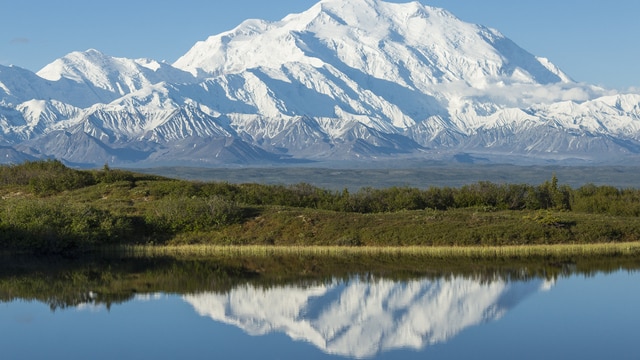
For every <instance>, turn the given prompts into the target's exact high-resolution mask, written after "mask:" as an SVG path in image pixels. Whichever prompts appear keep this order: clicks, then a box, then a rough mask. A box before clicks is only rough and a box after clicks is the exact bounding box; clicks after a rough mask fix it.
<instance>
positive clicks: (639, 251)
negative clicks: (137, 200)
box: [106, 242, 640, 259]
mask: <svg viewBox="0 0 640 360" xmlns="http://www.w3.org/2000/svg"><path fill="white" fill-rule="evenodd" d="M106 251H115V252H119V253H120V252H121V253H123V254H127V255H132V256H142V257H154V256H196V257H197V256H220V255H224V256H257V257H264V256H284V255H300V256H348V255H354V256H367V255H370V256H381V255H382V256H421V257H425V258H472V259H473V258H478V259H513V258H529V257H539V258H544V257H558V256H561V257H562V256H576V257H605V256H638V257H640V242H625V243H599V244H553V245H503V246H362V247H348V246H313V245H312V246H304V245H302V246H295V245H294V246H286V245H285V246H281V245H123V246H116V247H111V248H109V249H108V250H106Z"/></svg>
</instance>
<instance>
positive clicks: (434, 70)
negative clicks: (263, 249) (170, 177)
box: [0, 0, 640, 165]
mask: <svg viewBox="0 0 640 360" xmlns="http://www.w3.org/2000/svg"><path fill="white" fill-rule="evenodd" d="M639 108H640V95H636V94H626V95H624V94H614V93H611V92H609V91H607V90H605V89H601V88H598V87H595V86H591V85H588V84H579V83H575V82H573V81H572V80H571V78H570V77H569V76H567V75H566V74H565V73H563V72H562V71H561V70H559V69H558V67H556V66H555V65H554V64H553V63H551V62H550V61H549V60H547V59H544V58H540V57H536V56H534V55H532V54H530V53H528V52H527V51H526V50H524V49H522V48H520V47H519V46H518V45H517V44H515V43H514V42H513V41H511V40H509V39H508V38H506V37H505V36H504V35H502V34H501V33H500V32H498V31H497V30H494V29H490V28H487V27H484V26H480V25H474V24H469V23H465V22H463V21H461V20H459V19H457V18H456V17H455V16H454V15H452V14H451V13H449V12H447V11H446V10H443V9H439V8H434V7H429V6H424V5H421V4H420V3H418V2H412V3H405V4H396V3H387V2H384V1H381V0H322V1H320V2H319V3H317V4H316V5H314V6H313V7H311V8H310V9H309V10H307V11H304V12H302V13H299V14H291V15H288V16H287V17H285V18H284V19H282V20H280V21H276V22H267V21H262V20H247V21H245V22H243V23H242V24H240V25H239V26H238V27H236V28H235V29H232V30H230V31H227V32H224V33H222V34H219V35H213V36H211V37H209V38H208V39H206V40H205V41H200V42H198V43H196V44H195V45H194V46H193V48H192V49H191V50H189V51H188V52H187V53H186V54H185V55H184V56H182V57H181V58H180V59H178V60H177V61H176V62H175V63H174V64H172V65H170V64H166V63H160V62H156V61H153V60H148V59H135V60H132V59H126V58H115V57H110V56H108V55H105V54H102V53H100V52H99V51H97V50H87V51H85V52H74V53H71V54H69V55H67V56H65V57H63V58H61V59H58V60H56V61H54V62H53V63H51V64H49V65H47V66H45V67H44V68H43V69H42V70H40V71H39V72H38V73H37V74H33V73H31V72H29V71H27V70H24V69H20V68H16V67H0V130H1V131H0V145H4V146H10V147H13V148H14V149H15V150H16V151H20V152H22V154H23V155H24V156H37V157H43V156H54V157H58V158H61V159H63V160H68V161H70V162H74V163H82V164H97V165H101V164H104V162H105V161H108V162H110V163H115V164H121V163H122V164H124V163H126V164H134V163H140V164H141V163H145V164H146V165H152V164H157V163H160V162H163V163H184V162H187V163H191V164H194V165H197V164H216V165H223V164H225V163H241V164H246V163H265V162H266V163H270V162H280V161H317V160H320V161H332V160H355V159H359V160H376V159H381V158H398V159H402V158H437V159H452V158H457V155H458V154H460V153H464V154H476V155H478V156H479V157H482V158H486V159H489V160H491V159H494V160H495V161H508V162H509V161H511V162H517V161H520V159H522V158H523V157H528V158H530V159H533V160H532V161H538V162H547V161H572V160H569V159H580V161H587V162H599V161H610V160H611V159H616V161H619V160H620V159H621V156H622V157H623V158H624V159H629V158H631V159H632V158H634V157H635V156H636V154H638V153H639V152H640V126H639V125H638V124H639V119H640V115H639V110H638V109H639ZM61 134H73V135H74V136H63V135H61ZM83 134H84V135H83ZM186 147H191V149H190V150H188V149H187V148H186ZM14 157H15V156H13V158H14ZM536 159H537V160H536Z"/></svg>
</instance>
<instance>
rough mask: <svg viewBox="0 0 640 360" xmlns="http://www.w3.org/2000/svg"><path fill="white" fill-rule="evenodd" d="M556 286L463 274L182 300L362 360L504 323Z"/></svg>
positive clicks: (254, 329) (254, 330) (237, 290)
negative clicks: (537, 295) (528, 301)
mask: <svg viewBox="0 0 640 360" xmlns="http://www.w3.org/2000/svg"><path fill="white" fill-rule="evenodd" d="M552 284H553V283H552V282H549V281H546V280H542V279H533V280H531V281H527V282H521V281H513V282H507V281H505V280H503V279H500V278H495V279H492V280H489V281H487V280H486V279H472V278H468V277H462V276H459V277H458V276H452V277H448V278H441V279H437V280H429V279H418V280H410V281H393V280H386V279H373V280H372V279H363V278H360V277H355V278H352V279H350V280H334V281H331V282H328V283H324V284H321V285H314V286H297V285H286V286H278V287H269V288H264V287H260V286H254V285H250V284H244V285H239V286H236V287H234V288H233V289H231V290H229V291H228V292H225V293H215V292H208V293H201V294H195V295H186V296H184V297H183V298H184V300H185V301H186V302H188V303H189V304H191V305H192V306H193V308H194V309H195V311H196V312H197V313H198V314H200V315H201V316H207V317H210V318H212V319H213V320H215V321H219V322H223V323H226V324H231V325H234V326H237V327H239V328H241V329H242V330H244V331H245V332H246V333H248V334H250V335H265V334H268V333H275V332H279V333H285V334H286V335H288V336H289V337H290V338H291V339H293V340H302V341H307V342H309V343H311V344H313V345H314V346H316V347H317V348H319V349H321V350H322V351H323V352H325V353H329V354H334V355H342V356H348V357H357V358H364V357H372V356H374V355H376V354H378V353H380V352H385V351H388V350H394V349H402V348H411V349H423V348H425V347H427V346H429V345H432V344H437V343H444V342H447V341H448V340H450V339H451V338H452V337H455V336H456V335H457V334H459V333H460V332H461V331H463V330H464V329H466V328H468V327H470V326H474V325H478V324H481V323H484V322H488V321H492V320H496V319H499V318H500V317H501V316H503V315H504V314H505V313H506V312H507V311H509V310H510V309H512V308H513V307H515V306H516V305H517V304H518V303H520V302H521V301H522V300H523V299H525V298H527V297H528V296H530V295H531V294H534V293H536V292H538V291H542V290H546V289H549V288H550V287H551V286H552Z"/></svg>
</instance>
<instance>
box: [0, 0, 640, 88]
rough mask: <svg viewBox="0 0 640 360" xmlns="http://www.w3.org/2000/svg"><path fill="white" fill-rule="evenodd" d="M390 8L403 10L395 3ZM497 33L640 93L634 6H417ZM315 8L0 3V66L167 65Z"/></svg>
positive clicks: (428, 0) (57, 0) (560, 2)
mask: <svg viewBox="0 0 640 360" xmlns="http://www.w3.org/2000/svg"><path fill="white" fill-rule="evenodd" d="M393 2H405V1H403V0H402V1H401V0H393ZM421 2H422V3H423V4H426V5H431V6H437V7H443V8H445V9H447V10H449V11H451V12H452V13H453V14H454V15H456V16H457V17H459V18H461V19H462V20H465V21H468V22H473V23H478V24H482V25H486V26H489V27H492V28H496V29H498V30H500V31H501V32H502V33H503V34H505V35H506V36H507V37H509V38H511V39H512V40H513V41H515V42H516V43H517V44H519V45H520V46H522V47H523V48H525V49H526V50H528V51H529V52H531V53H533V54H534V55H538V56H543V57H547V58H549V59H550V60H551V61H552V62H553V63H555V64H556V65H558V66H559V67H560V68H561V69H563V70H564V71H565V72H566V73H568V74H569V75H570V76H571V77H573V79H574V80H576V81H581V82H587V83H592V84H596V85H601V86H604V87H607V88H614V89H621V90H625V89H627V88H630V87H633V88H635V90H637V89H638V88H640V46H639V45H638V43H640V41H639V39H638V38H639V37H640V21H638V20H637V18H638V14H640V1H637V0H610V1H600V0H593V1H591V0H589V1H580V2H578V1H573V0H538V1H512V0H482V1H479V0H449V1H447V0H421ZM314 3H316V0H270V1H266V0H180V1H166V0H156V1H154V2H151V1H147V0H109V1H99V2H98V1H87V0H2V1H1V3H0V9H2V17H1V19H2V22H1V23H0V26H1V27H2V31H1V32H0V64H2V65H9V64H13V65H17V66H21V67H24V68H27V69H30V70H33V71H37V70H39V69H40V68H42V67H43V66H44V65H46V64H48V63H50V62H52V61H53V60H55V59H56V58H59V57H62V56H64V55H65V54H67V53H69V52H72V51H77V50H80V51H83V50H87V49H90V48H94V49H97V50H100V51H102V52H103V53H106V54H108V55H111V56H117V57H128V58H141V57H147V58H152V59H156V60H166V61H167V62H170V63H171V62H173V61H175V60H176V59H177V58H178V57H180V56H181V55H182V54H184V53H185V52H187V50H188V49H189V48H190V47H191V46H192V45H193V44H195V42H196V41H198V40H203V39H206V38H207V37H208V36H209V35H214V34H217V33H220V32H223V31H226V30H229V29H232V28H233V27H235V26H236V25H238V24H239V23H240V22H242V21H243V20H244V19H247V18H260V19H266V20H279V19H281V18H282V17H284V16H285V15H287V14H289V13H292V12H301V11H304V10H306V9H307V8H309V7H311V6H312V5H313V4H314Z"/></svg>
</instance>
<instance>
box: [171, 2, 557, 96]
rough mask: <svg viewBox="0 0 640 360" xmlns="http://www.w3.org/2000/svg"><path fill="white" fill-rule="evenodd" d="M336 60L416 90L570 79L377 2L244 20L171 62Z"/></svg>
mask: <svg viewBox="0 0 640 360" xmlns="http://www.w3.org/2000/svg"><path fill="white" fill-rule="evenodd" d="M273 49H277V51H273ZM336 61H339V62H341V63H343V64H344V65H346V66H348V67H350V68H353V69H357V70H359V71H362V72H364V73H365V74H367V75H370V76H374V77H376V78H380V79H385V80H392V81H396V80H401V81H402V82H403V83H404V84H405V86H408V87H415V88H418V89H422V90H426V89H428V87H429V84H437V83H441V82H452V81H467V82H470V83H471V85H472V86H473V85H476V84H484V83H487V82H488V81H489V82H492V81H494V80H502V79H508V81H509V82H518V83H520V82H524V83H540V84H548V83H554V82H560V81H568V80H569V77H568V76H566V75H564V74H563V73H562V72H561V71H560V70H559V69H557V67H555V66H554V65H553V64H551V63H550V62H548V61H547V60H545V61H544V62H541V61H540V60H539V59H537V58H536V57H535V56H533V55H531V54H529V53H528V52H526V51H525V50H523V49H521V48H520V47H518V46H517V45H516V44H515V43H513V42H512V41H510V40H509V39H507V38H505V37H504V36H503V35H502V34H500V33H499V32H497V31H495V30H492V29H488V28H485V27H482V26H478V25H474V24H469V23H465V22H463V21H461V20H459V19H457V18H456V17H455V16H453V15H452V14H451V13H449V12H447V11H446V10H443V9H439V8H434V7H428V6H423V5H421V4H420V3H418V2H412V3H407V4H395V3H386V2H383V1H379V0H347V1H341V0H340V1H338V0H324V1H321V2H319V3H318V4H316V5H315V6H313V7H312V8H311V9H309V10H307V11H305V12H302V13H299V14H291V15H288V16H287V17H285V18H284V19H282V20H281V21H279V22H274V23H266V22H262V21H257V20H250V21H246V22H244V23H243V24H241V25H240V26H238V27H237V28H236V29H234V30H232V31H229V32H226V33H223V34H220V35H217V36H212V37H210V38H209V39H207V40H206V41H203V42H199V43H197V44H196V45H195V46H194V47H193V48H192V49H191V50H190V51H189V52H187V53H186V54H185V55H184V56H183V57H181V58H180V59H179V60H178V61H176V62H175V63H174V66H176V67H178V68H181V69H183V70H186V71H189V72H191V73H193V74H197V75H200V76H212V75H217V74H220V73H223V72H227V73H228V72H234V73H239V72H242V71H245V70H247V69H251V68H256V67H269V68H274V69H278V68H279V67H280V66H282V65H283V64H286V63H288V62H301V63H307V64H312V65H313V66H315V67H322V66H334V67H338V68H339V67H340V66H339V65H336V64H335V62H336ZM403 73H405V75H403Z"/></svg>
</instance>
